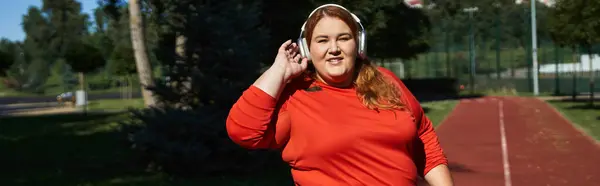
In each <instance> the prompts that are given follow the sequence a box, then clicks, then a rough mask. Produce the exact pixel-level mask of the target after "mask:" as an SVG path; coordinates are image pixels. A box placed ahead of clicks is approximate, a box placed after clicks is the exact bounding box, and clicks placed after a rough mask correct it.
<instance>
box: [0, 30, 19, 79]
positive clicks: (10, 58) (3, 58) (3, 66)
mask: <svg viewBox="0 0 600 186" xmlns="http://www.w3.org/2000/svg"><path fill="white" fill-rule="evenodd" d="M15 47H16V45H15V44H14V43H12V42H11V41H9V40H8V39H5V38H2V40H0V77H3V76H6V70H8V68H10V66H12V64H13V63H14V62H15V58H16V57H15V55H17V53H16V49H15Z"/></svg>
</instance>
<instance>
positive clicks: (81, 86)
mask: <svg viewBox="0 0 600 186" xmlns="http://www.w3.org/2000/svg"><path fill="white" fill-rule="evenodd" d="M84 88H85V76H84V75H83V72H79V90H83V91H85V89H84Z"/></svg>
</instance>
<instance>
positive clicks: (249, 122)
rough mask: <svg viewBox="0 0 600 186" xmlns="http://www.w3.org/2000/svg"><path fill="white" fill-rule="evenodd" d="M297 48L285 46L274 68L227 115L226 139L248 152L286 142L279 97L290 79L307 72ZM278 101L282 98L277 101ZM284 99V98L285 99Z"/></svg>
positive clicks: (286, 119) (286, 124)
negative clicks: (248, 150)
mask: <svg viewBox="0 0 600 186" xmlns="http://www.w3.org/2000/svg"><path fill="white" fill-rule="evenodd" d="M297 50H298V48H297V46H296V45H295V44H292V43H291V41H287V42H285V43H284V44H283V45H282V46H281V47H280V49H279V53H278V55H277V57H276V59H275V62H274V64H273V65H272V66H271V67H270V68H269V69H268V70H267V71H265V72H264V73H263V74H262V75H261V76H260V77H259V78H258V79H257V80H256V81H255V82H254V84H253V85H252V86H250V87H249V88H248V89H247V90H246V91H244V93H243V94H242V96H241V97H240V98H239V99H238V100H237V102H236V103H235V104H234V105H233V107H232V108H231V110H230V112H229V116H228V117H227V121H226V127H227V132H228V135H229V137H230V138H231V139H232V140H233V141H234V142H235V143H237V144H238V145H240V146H242V147H244V148H249V149H264V148H279V147H281V146H282V145H283V144H284V143H285V142H287V139H288V138H289V127H290V120H289V117H288V115H287V113H286V112H285V110H286V108H285V101H286V98H287V96H282V92H283V89H284V87H285V85H286V83H287V82H288V80H289V79H291V78H294V77H295V76H297V75H299V74H300V73H301V72H302V71H304V70H305V69H306V65H307V61H306V60H305V59H303V60H301V61H300V63H298V61H299V60H300V57H298V55H297ZM280 97H281V98H280ZM284 97H286V98H284Z"/></svg>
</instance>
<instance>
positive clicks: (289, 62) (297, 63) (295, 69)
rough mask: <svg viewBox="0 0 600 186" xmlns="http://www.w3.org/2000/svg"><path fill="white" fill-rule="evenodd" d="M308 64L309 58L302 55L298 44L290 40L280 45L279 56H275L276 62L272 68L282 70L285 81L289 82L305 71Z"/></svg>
mask: <svg viewBox="0 0 600 186" xmlns="http://www.w3.org/2000/svg"><path fill="white" fill-rule="evenodd" d="M307 65H308V59H306V58H303V57H301V55H300V52H299V46H298V44H296V43H292V41H291V40H288V41H286V42H285V43H283V44H282V45H281V47H279V50H278V52H277V57H275V62H274V63H273V66H272V67H271V68H276V69H277V70H281V71H282V72H283V80H284V82H289V80H291V79H293V78H295V77H297V76H298V75H300V74H301V73H302V72H304V70H306V67H307Z"/></svg>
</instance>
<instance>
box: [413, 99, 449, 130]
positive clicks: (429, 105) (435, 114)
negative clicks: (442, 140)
mask: <svg viewBox="0 0 600 186" xmlns="http://www.w3.org/2000/svg"><path fill="white" fill-rule="evenodd" d="M457 103H458V101H457V100H442V101H431V102H424V103H421V106H422V107H423V110H425V115H427V117H429V119H430V120H431V122H432V123H433V125H434V126H438V125H439V124H441V122H442V121H443V120H444V119H445V118H446V116H448V114H449V113H450V112H452V110H453V109H454V107H455V106H456V104H457Z"/></svg>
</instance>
